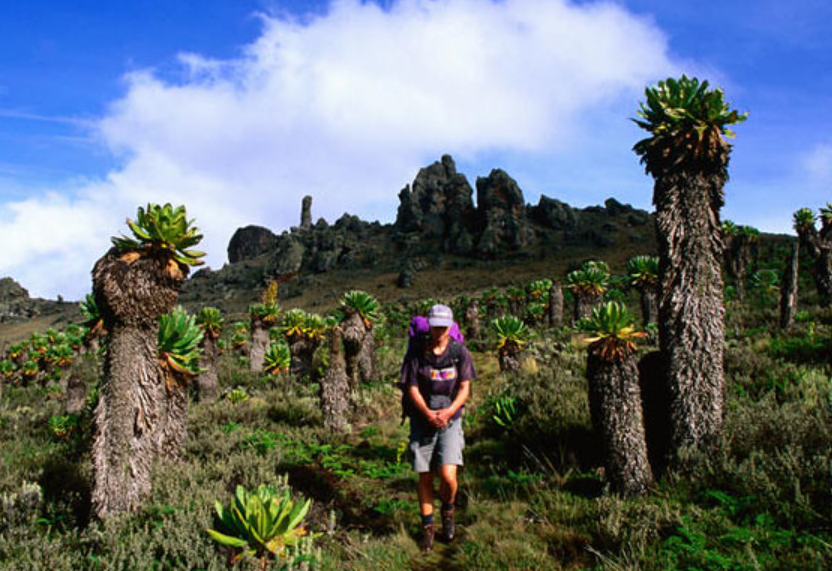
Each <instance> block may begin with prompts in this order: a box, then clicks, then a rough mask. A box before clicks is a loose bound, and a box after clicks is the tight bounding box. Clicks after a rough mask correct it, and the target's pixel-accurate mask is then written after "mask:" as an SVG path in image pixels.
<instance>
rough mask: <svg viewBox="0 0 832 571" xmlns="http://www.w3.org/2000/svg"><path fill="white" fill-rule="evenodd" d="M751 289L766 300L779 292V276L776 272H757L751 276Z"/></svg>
mask: <svg viewBox="0 0 832 571" xmlns="http://www.w3.org/2000/svg"><path fill="white" fill-rule="evenodd" d="M751 289H752V290H754V291H755V292H757V294H758V295H760V296H761V297H762V298H764V299H766V300H768V299H769V298H770V297H771V296H773V295H776V294H777V293H778V292H779V291H780V275H779V274H778V273H777V271H776V270H768V269H767V270H758V271H756V272H754V275H752V276H751Z"/></svg>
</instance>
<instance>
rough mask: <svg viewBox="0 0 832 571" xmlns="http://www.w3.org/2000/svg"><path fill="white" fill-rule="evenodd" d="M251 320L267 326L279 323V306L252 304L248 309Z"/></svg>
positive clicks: (274, 304) (270, 303)
mask: <svg viewBox="0 0 832 571" xmlns="http://www.w3.org/2000/svg"><path fill="white" fill-rule="evenodd" d="M248 314H249V315H250V316H251V318H252V319H256V320H258V321H262V322H263V323H265V324H267V325H270V326H271V325H275V324H276V323H277V322H278V321H280V314H281V312H280V306H279V305H277V303H274V302H262V303H253V304H251V305H250V306H249V308H248Z"/></svg>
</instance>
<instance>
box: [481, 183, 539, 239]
mask: <svg viewBox="0 0 832 571" xmlns="http://www.w3.org/2000/svg"><path fill="white" fill-rule="evenodd" d="M477 213H478V219H479V226H480V228H481V234H480V236H479V240H478V242H477V251H478V252H479V253H480V254H484V255H486V256H490V255H493V254H495V253H496V252H497V250H498V249H500V248H501V247H507V248H510V249H516V248H520V247H523V246H525V245H527V244H529V243H530V242H531V241H532V240H533V239H534V231H533V230H532V229H531V227H530V226H529V223H528V218H527V216H526V202H525V200H524V199H523V191H522V190H520V187H519V186H518V185H517V182H516V181H515V180H514V179H513V178H511V177H510V176H509V175H508V174H506V173H505V171H503V170H500V169H494V170H492V171H491V174H489V175H488V177H486V178H482V177H480V178H478V179H477Z"/></svg>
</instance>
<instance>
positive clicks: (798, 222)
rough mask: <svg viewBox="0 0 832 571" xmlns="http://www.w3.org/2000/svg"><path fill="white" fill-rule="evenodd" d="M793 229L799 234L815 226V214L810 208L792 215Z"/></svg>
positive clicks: (802, 209)
mask: <svg viewBox="0 0 832 571" xmlns="http://www.w3.org/2000/svg"><path fill="white" fill-rule="evenodd" d="M792 219H793V221H794V229H795V230H796V231H797V232H798V233H800V232H803V231H805V230H808V229H809V228H811V227H813V226H814V225H815V213H814V212H812V209H811V208H801V209H799V210H797V211H796V212H795V213H794V214H793V215H792Z"/></svg>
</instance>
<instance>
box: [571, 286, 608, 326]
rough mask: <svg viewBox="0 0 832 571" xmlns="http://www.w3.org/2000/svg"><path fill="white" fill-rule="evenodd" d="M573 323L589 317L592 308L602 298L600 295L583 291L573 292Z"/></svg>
mask: <svg viewBox="0 0 832 571" xmlns="http://www.w3.org/2000/svg"><path fill="white" fill-rule="evenodd" d="M574 298H575V323H577V322H578V321H580V320H581V319H583V318H584V317H589V316H590V315H591V314H592V310H593V308H594V307H595V306H596V305H598V302H600V301H601V300H602V299H603V298H602V297H601V296H600V295H588V294H585V293H575V294H574Z"/></svg>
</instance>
